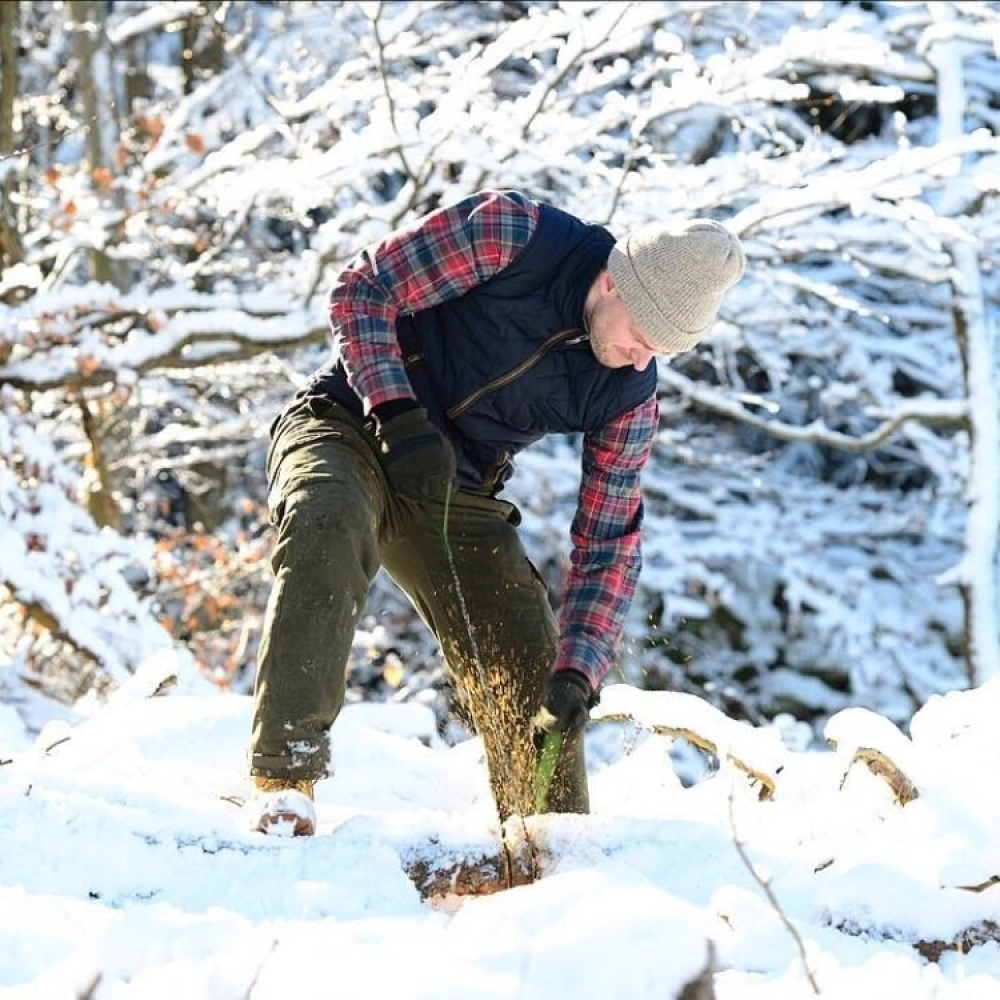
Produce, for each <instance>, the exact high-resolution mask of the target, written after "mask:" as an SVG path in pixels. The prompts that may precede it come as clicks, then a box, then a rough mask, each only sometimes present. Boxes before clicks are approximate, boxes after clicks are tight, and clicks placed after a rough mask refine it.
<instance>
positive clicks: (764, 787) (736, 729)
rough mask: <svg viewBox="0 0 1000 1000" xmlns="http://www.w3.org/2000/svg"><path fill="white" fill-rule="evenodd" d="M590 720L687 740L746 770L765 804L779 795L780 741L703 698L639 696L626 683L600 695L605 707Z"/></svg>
mask: <svg viewBox="0 0 1000 1000" xmlns="http://www.w3.org/2000/svg"><path fill="white" fill-rule="evenodd" d="M591 718H592V720H593V722H594V723H601V722H618V723H631V724H633V725H636V726H638V727H639V728H641V729H645V730H648V731H649V732H652V733H656V734H657V735H658V736H669V737H671V738H673V739H683V740H687V741H688V742H689V743H691V744H693V745H694V746H696V747H698V749H699V750H702V751H703V752H705V753H708V754H711V755H712V756H714V757H716V758H718V760H720V761H726V762H728V763H730V764H732V765H733V766H734V767H736V768H737V769H738V770H740V771H743V772H744V773H745V774H746V775H747V776H748V777H749V778H750V781H751V782H752V783H753V784H758V785H759V786H760V792H759V797H760V799H761V800H762V801H764V800H767V799H770V798H773V796H774V790H775V786H776V784H777V774H778V772H779V771H780V770H781V766H782V763H783V759H784V748H783V746H782V745H781V741H780V739H779V738H777V737H774V736H773V734H769V733H766V732H765V731H763V730H760V729H755V728H754V727H753V726H750V725H748V724H746V723H744V722H738V721H737V720H735V719H730V718H729V717H728V716H727V715H725V714H724V713H722V712H720V711H719V710H718V709H717V708H715V707H714V706H713V705H710V704H709V703H708V702H707V701H705V700H704V699H703V698H699V697H697V696H695V695H691V694H686V693H683V692H679V691H640V690H638V689H637V688H633V687H630V686H629V685H627V684H613V685H611V686H609V687H606V688H604V690H603V691H602V692H601V703H600V705H599V706H598V707H597V708H595V709H594V711H593V712H592V713H591ZM772 737H773V738H772Z"/></svg>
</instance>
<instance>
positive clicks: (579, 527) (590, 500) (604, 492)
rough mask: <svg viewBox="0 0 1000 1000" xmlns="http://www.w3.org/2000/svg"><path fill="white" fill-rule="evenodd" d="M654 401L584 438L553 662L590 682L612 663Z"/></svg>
mask: <svg viewBox="0 0 1000 1000" xmlns="http://www.w3.org/2000/svg"><path fill="white" fill-rule="evenodd" d="M658 414H659V407H658V405H657V402H656V399H655V398H650V399H648V400H647V401H646V402H645V403H642V404H640V405H639V406H637V407H635V408H634V409H632V410H629V411H628V412H627V413H624V414H623V415H622V416H620V417H618V418H617V419H616V420H613V421H612V422H611V423H610V424H608V425H607V427H605V428H604V429H603V430H602V431H601V432H600V433H598V434H589V435H586V436H585V438H584V443H583V474H582V478H581V482H580V498H579V503H578V506H577V511H576V515H575V517H574V518H573V524H572V526H571V529H570V533H571V535H572V540H573V551H572V554H571V557H570V572H569V578H568V580H567V583H566V595H565V600H564V603H563V607H562V612H561V614H560V619H559V631H560V636H561V639H560V643H559V652H558V655H557V656H556V662H555V664H554V666H553V669H554V670H563V669H566V668H572V669H573V670H578V671H580V673H582V674H585V675H586V676H587V678H588V679H589V680H590V683H591V684H592V685H593V687H594V688H595V689H596V688H597V686H598V684H600V682H601V681H602V680H603V679H604V677H605V676H606V675H607V674H608V672H609V671H610V670H611V668H612V667H613V666H614V663H615V658H616V655H617V646H618V642H619V640H620V638H621V635H622V631H623V629H624V625H625V616H626V615H627V614H628V610H629V607H630V606H631V604H632V598H633V597H634V596H635V588H636V583H637V581H638V577H639V569H640V567H641V565H642V557H641V552H640V547H639V533H640V526H641V524H642V513H643V508H642V495H641V492H640V488H639V477H640V473H641V472H642V469H643V468H644V466H645V465H646V462H647V461H648V460H649V453H650V450H651V448H652V445H653V436H654V434H655V432H656V427H657V422H658Z"/></svg>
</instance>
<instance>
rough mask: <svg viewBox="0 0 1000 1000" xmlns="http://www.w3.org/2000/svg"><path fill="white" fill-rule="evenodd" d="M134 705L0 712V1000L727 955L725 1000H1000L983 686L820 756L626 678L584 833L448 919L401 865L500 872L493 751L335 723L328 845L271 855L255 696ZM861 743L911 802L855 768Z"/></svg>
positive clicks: (523, 986) (880, 723)
mask: <svg viewBox="0 0 1000 1000" xmlns="http://www.w3.org/2000/svg"><path fill="white" fill-rule="evenodd" d="M130 693H131V692H130V690H129V689H125V690H123V691H122V692H121V693H120V695H119V696H117V697H115V698H113V699H112V700H111V702H110V704H108V705H106V706H103V707H99V708H95V709H94V710H93V712H92V714H90V715H89V716H88V717H84V716H75V717H73V718H71V719H68V720H65V721H54V722H50V723H49V724H48V725H46V726H45V727H44V728H43V729H42V731H41V733H40V734H39V735H38V736H37V737H34V738H31V737H29V735H28V734H27V732H26V730H25V728H24V725H23V722H22V720H21V716H19V715H18V714H17V713H15V712H14V711H13V709H11V708H10V707H9V706H4V707H3V709H4V710H3V711H2V712H0V761H2V762H3V763H2V766H0V996H3V997H18V998H22V997H23V998H39V1000H41V998H46V1000H48V998H53V1000H55V998H67V1000H68V998H79V997H92V998H94V1000H112V998H115V1000H117V998H126V997H127V998H142V1000H150V998H158V997H163V998H167V997H169V998H172V1000H173V998H176V997H184V998H185V1000H196V998H205V1000H226V998H230V997H232V998H245V997H253V998H256V1000H270V998H281V1000H284V998H286V997H289V996H295V997H302V996H319V997H337V998H354V997H358V998H361V997H364V998H370V997H393V998H396V1000H404V998H412V1000H415V998H425V997H426V998H431V997H433V998H434V1000H446V998H456V1000H458V998H462V1000H466V998H476V1000H479V998H482V1000H494V998H496V1000H500V998H518V1000H526V998H536V997H537V998H539V1000H541V998H545V1000H558V998H563V997H565V998H567V1000H569V998H574V1000H577V998H588V997H594V998H605V997H628V998H630V1000H642V998H649V1000H664V998H668V997H673V996H675V995H677V992H678V991H679V990H680V989H681V987H682V986H683V984H684V983H685V982H687V981H688V980H690V979H691V978H693V977H694V976H696V975H697V974H698V972H699V971H700V970H701V969H702V968H703V967H704V965H705V963H706V960H707V957H708V955H709V954H710V953H711V954H713V955H714V962H715V964H716V967H717V972H716V974H715V977H714V986H715V990H716V995H717V997H719V998H721V1000H730V998H739V1000H757V998H767V1000H785V998H789V1000H790V998H796V1000H797V998H802V997H808V996H811V995H814V986H815V989H818V990H819V991H820V995H822V996H824V997H848V996H850V997H852V998H859V997H863V998H865V1000H874V998H886V1000H889V998H892V1000H896V998H900V997H906V998H908V1000H924V998H926V1000H930V998H932V997H933V998H935V1000H946V998H957V997H961V998H963V1000H965V998H980V997H981V998H984V1000H985V998H995V997H996V996H998V995H1000V929H998V924H1000V887H992V882H991V879H993V878H995V877H997V876H998V875H1000V795H998V794H997V792H996V782H995V780H994V779H993V775H994V772H995V769H996V761H997V759H998V751H1000V736H998V734H997V732H998V731H997V727H996V725H995V719H996V715H997V709H998V707H1000V688H998V687H996V686H995V685H988V686H986V687H984V688H981V689H979V690H976V691H972V692H961V693H954V694H951V695H947V696H944V697H935V698H933V699H931V701H930V702H929V703H928V704H927V705H926V706H925V707H924V708H923V709H922V710H921V711H920V712H918V713H917V715H916V716H915V718H914V719H913V722H912V725H911V727H910V728H911V735H912V739H910V738H909V737H907V736H904V735H903V734H902V733H901V732H900V731H899V730H898V729H896V728H895V727H894V726H893V725H892V724H891V723H889V722H888V721H887V720H885V719H883V718H881V717H879V716H877V715H874V714H873V713H870V712H866V711H865V710H861V709H852V710H848V711H847V712H843V713H840V714H839V715H837V716H835V717H834V718H833V719H832V720H831V722H830V723H829V726H828V734H829V735H830V736H832V737H834V738H835V739H836V742H837V747H836V749H832V748H831V749H830V750H816V749H812V750H804V749H799V747H801V746H803V745H804V743H803V742H802V740H801V739H800V737H802V736H803V735H805V738H806V739H808V734H802V733H800V732H799V728H798V727H797V726H796V725H794V724H791V723H790V724H788V725H786V726H781V727H773V728H768V729H759V728H758V729H755V728H752V727H750V726H748V725H746V724H744V723H738V722H734V721H732V720H730V719H726V718H725V717H723V716H722V715H720V714H718V713H717V712H715V710H714V709H712V708H710V707H709V706H708V705H707V704H705V703H703V702H699V701H698V700H696V699H694V698H692V697H691V696H688V695H682V694H672V693H654V692H641V691H638V690H636V689H633V688H631V687H627V686H625V685H615V686H611V687H609V688H606V689H605V695H604V699H603V701H602V704H601V706H600V707H599V708H598V709H597V710H595V713H594V716H595V719H594V722H593V724H592V727H591V730H590V732H589V736H588V739H589V741H590V750H591V785H592V797H593V814H592V815H591V816H589V817H570V816H555V817H545V818H542V819H537V820H533V821H531V822H530V823H529V824H527V825H524V826H522V830H521V833H522V836H523V835H525V834H526V835H527V836H528V838H529V840H530V842H531V844H532V845H533V848H534V850H536V851H537V855H538V857H539V859H540V864H541V866H542V869H543V873H542V876H541V877H540V878H539V879H538V880H537V881H535V882H533V883H531V884H528V885H523V886H519V887H516V888H512V889H505V890H503V891H498V892H495V893H493V894H491V895H481V896H461V897H459V896H453V897H443V898H434V899H423V898H422V897H421V894H420V892H419V891H418V888H417V886H416V884H415V883H414V881H412V880H411V878H410V876H409V875H408V870H410V869H412V864H411V862H412V861H413V860H414V859H422V860H424V861H425V862H430V863H434V862H436V861H437V862H440V863H441V865H442V866H443V867H447V865H448V864H449V863H450V862H452V861H453V860H454V859H456V858H462V857H465V858H475V857H478V856H491V855H492V856H496V855H499V853H500V831H499V830H498V828H497V825H496V823H495V820H494V817H493V813H492V806H491V802H490V800H489V795H488V791H487V785H486V781H485V772H484V767H483V763H482V756H481V750H480V745H479V743H478V741H477V740H475V739H469V740H466V741H463V742H459V743H458V744H457V745H455V746H451V747H449V746H445V745H444V744H442V743H441V742H440V741H439V740H437V739H436V737H435V736H434V720H433V718H432V716H431V714H430V711H429V710H425V709H423V708H422V707H420V706H418V705H414V704H409V705H389V704H383V705H354V706H348V707H347V708H346V709H345V711H344V714H343V715H342V716H341V719H340V720H339V721H338V723H337V725H336V726H335V727H334V730H333V732H334V744H335V753H336V762H337V773H336V775H335V776H334V777H332V778H330V779H328V780H326V781H324V782H322V783H321V784H320V785H319V786H318V802H317V805H318V814H319V832H318V835H317V836H316V837H315V838H313V839H282V838H270V839H266V838H263V837H261V836H259V835H253V834H251V833H249V832H248V831H247V829H246V826H245V822H244V816H243V813H242V812H241V808H240V802H241V800H242V799H243V797H244V796H245V795H246V793H247V787H246V784H245V777H244V765H243V755H244V751H245V745H246V738H247V733H248V728H249V718H250V701H249V699H248V698H247V697H245V696H238V695H232V694H224V693H216V692H214V691H212V690H210V689H208V688H207V686H206V687H203V686H201V685H200V684H198V683H190V684H188V685H186V686H184V685H182V687H181V688H180V693H175V694H171V695H168V696H166V697H158V698H141V697H134V696H130ZM425 712H426V714H424V713H425ZM602 714H603V715H608V716H612V717H614V718H613V719H611V720H605V721H603V722H602V721H600V718H599V717H600V716H601V715H602ZM621 716H631V717H632V718H633V719H634V720H636V721H635V722H622V721H616V720H620V717H621ZM657 730H659V732H658V731H657ZM680 730H684V731H689V732H690V733H692V734H693V735H695V736H696V737H697V738H698V740H700V741H701V742H703V743H705V744H711V745H712V746H714V747H715V748H716V750H717V754H718V760H719V762H720V764H719V766H718V768H714V767H711V768H700V765H699V761H700V760H701V756H700V754H698V753H696V752H695V751H694V750H693V749H692V747H691V744H690V743H689V742H687V741H685V742H683V743H682V742H679V741H677V740H675V739H674V738H673V736H671V735H669V733H668V731H670V732H677V731H680ZM865 747H867V748H869V749H872V748H874V749H878V750H881V751H882V752H883V753H884V754H885V755H886V758H887V759H889V760H891V761H892V762H894V763H895V764H896V765H897V766H898V767H900V768H901V769H903V770H904V771H905V773H906V776H907V777H908V778H909V779H910V780H911V781H912V782H913V783H914V785H915V786H916V789H917V792H918V793H919V794H918V797H916V798H915V799H913V800H912V801H909V802H908V803H907V804H905V805H902V806H900V805H899V804H897V802H896V801H894V798H893V792H892V790H891V789H890V786H889V783H888V782H887V781H885V780H883V779H882V778H880V777H878V776H876V775H875V774H874V773H872V772H871V771H870V770H869V769H868V768H866V767H865V766H864V765H863V764H862V763H854V764H853V765H852V763H851V761H852V759H853V757H854V753H855V750H856V749H858V748H865ZM699 771H700V773H699ZM845 774H846V779H845ZM679 775H683V776H684V777H685V779H686V780H685V781H684V782H682V781H681V780H680V777H679ZM754 777H755V778H756V780H754ZM769 784H773V788H774V793H773V796H771V797H770V798H767V797H763V798H762V797H761V791H762V789H766V788H767V786H768V785H769ZM509 832H510V831H508V833H509ZM741 851H742V853H743V855H744V856H741ZM768 893H771V894H773V900H772V899H769V897H768ZM935 958H936V959H937V960H936V961H935V960H933V959H935Z"/></svg>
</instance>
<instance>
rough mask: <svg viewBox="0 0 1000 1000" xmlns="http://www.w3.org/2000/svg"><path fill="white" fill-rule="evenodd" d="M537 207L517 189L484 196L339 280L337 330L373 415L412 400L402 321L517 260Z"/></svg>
mask: <svg viewBox="0 0 1000 1000" xmlns="http://www.w3.org/2000/svg"><path fill="white" fill-rule="evenodd" d="M537 222H538V205H537V204H536V203H535V202H533V201H530V200H529V199H527V198H525V197H524V196H523V195H520V194H517V193H516V192H499V191H481V192H479V193H477V194H475V195H471V196H469V197H468V198H465V199H463V200H462V201H459V202H457V203H456V204H454V205H451V206H449V207H446V208H441V209H438V210H437V211H434V212H431V213H430V214H429V215H426V216H424V217H423V218H422V219H420V220H419V221H417V222H415V223H414V224H413V225H412V226H409V227H406V228H404V229H401V230H398V231H396V232H394V233H391V234H390V235H388V236H386V237H385V238H384V239H382V240H381V241H380V242H378V243H376V244H373V245H372V246H369V247H366V248H365V249H364V250H362V251H361V253H359V254H358V255H357V256H356V257H355V258H354V259H353V260H352V261H351V263H350V264H349V265H348V266H347V267H346V268H345V269H344V270H343V271H341V273H340V274H339V275H338V276H337V279H336V281H335V283H334V286H333V289H332V291H331V293H330V326H331V330H332V333H333V338H334V346H335V348H336V349H337V350H338V351H339V352H340V356H341V357H342V358H343V361H344V365H345V367H346V369H347V374H348V378H349V380H350V383H351V386H352V388H353V389H354V391H355V392H356V393H357V394H358V396H360V397H361V399H362V402H363V403H364V407H365V412H366V413H368V412H370V411H371V409H372V408H373V407H375V406H378V405H379V404H380V403H385V402H387V401H389V400H391V399H406V398H412V397H413V389H412V388H411V386H410V382H409V379H408V378H407V377H406V372H405V371H404V370H403V363H402V360H401V358H400V352H399V344H398V342H397V340H396V317H397V316H399V315H400V314H404V313H415V312H420V311H421V310H423V309H428V308H430V307H431V306H435V305H438V304H439V303H441V302H445V301H447V300H448V299H453V298H458V297H459V296H461V295H464V294H465V293H466V292H468V291H469V290H470V289H472V288H474V287H476V285H479V284H482V283H483V282H484V281H487V280H488V279H490V278H492V277H493V276H494V275H495V274H497V273H498V272H499V271H501V270H503V268H505V267H506V266H507V265H508V264H510V263H511V261H513V260H514V259H515V258H516V257H517V255H518V253H519V252H520V251H521V250H522V249H523V248H524V246H525V245H526V244H527V242H528V240H529V239H530V238H531V236H532V234H533V233H534V231H535V226H536V224H537Z"/></svg>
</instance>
